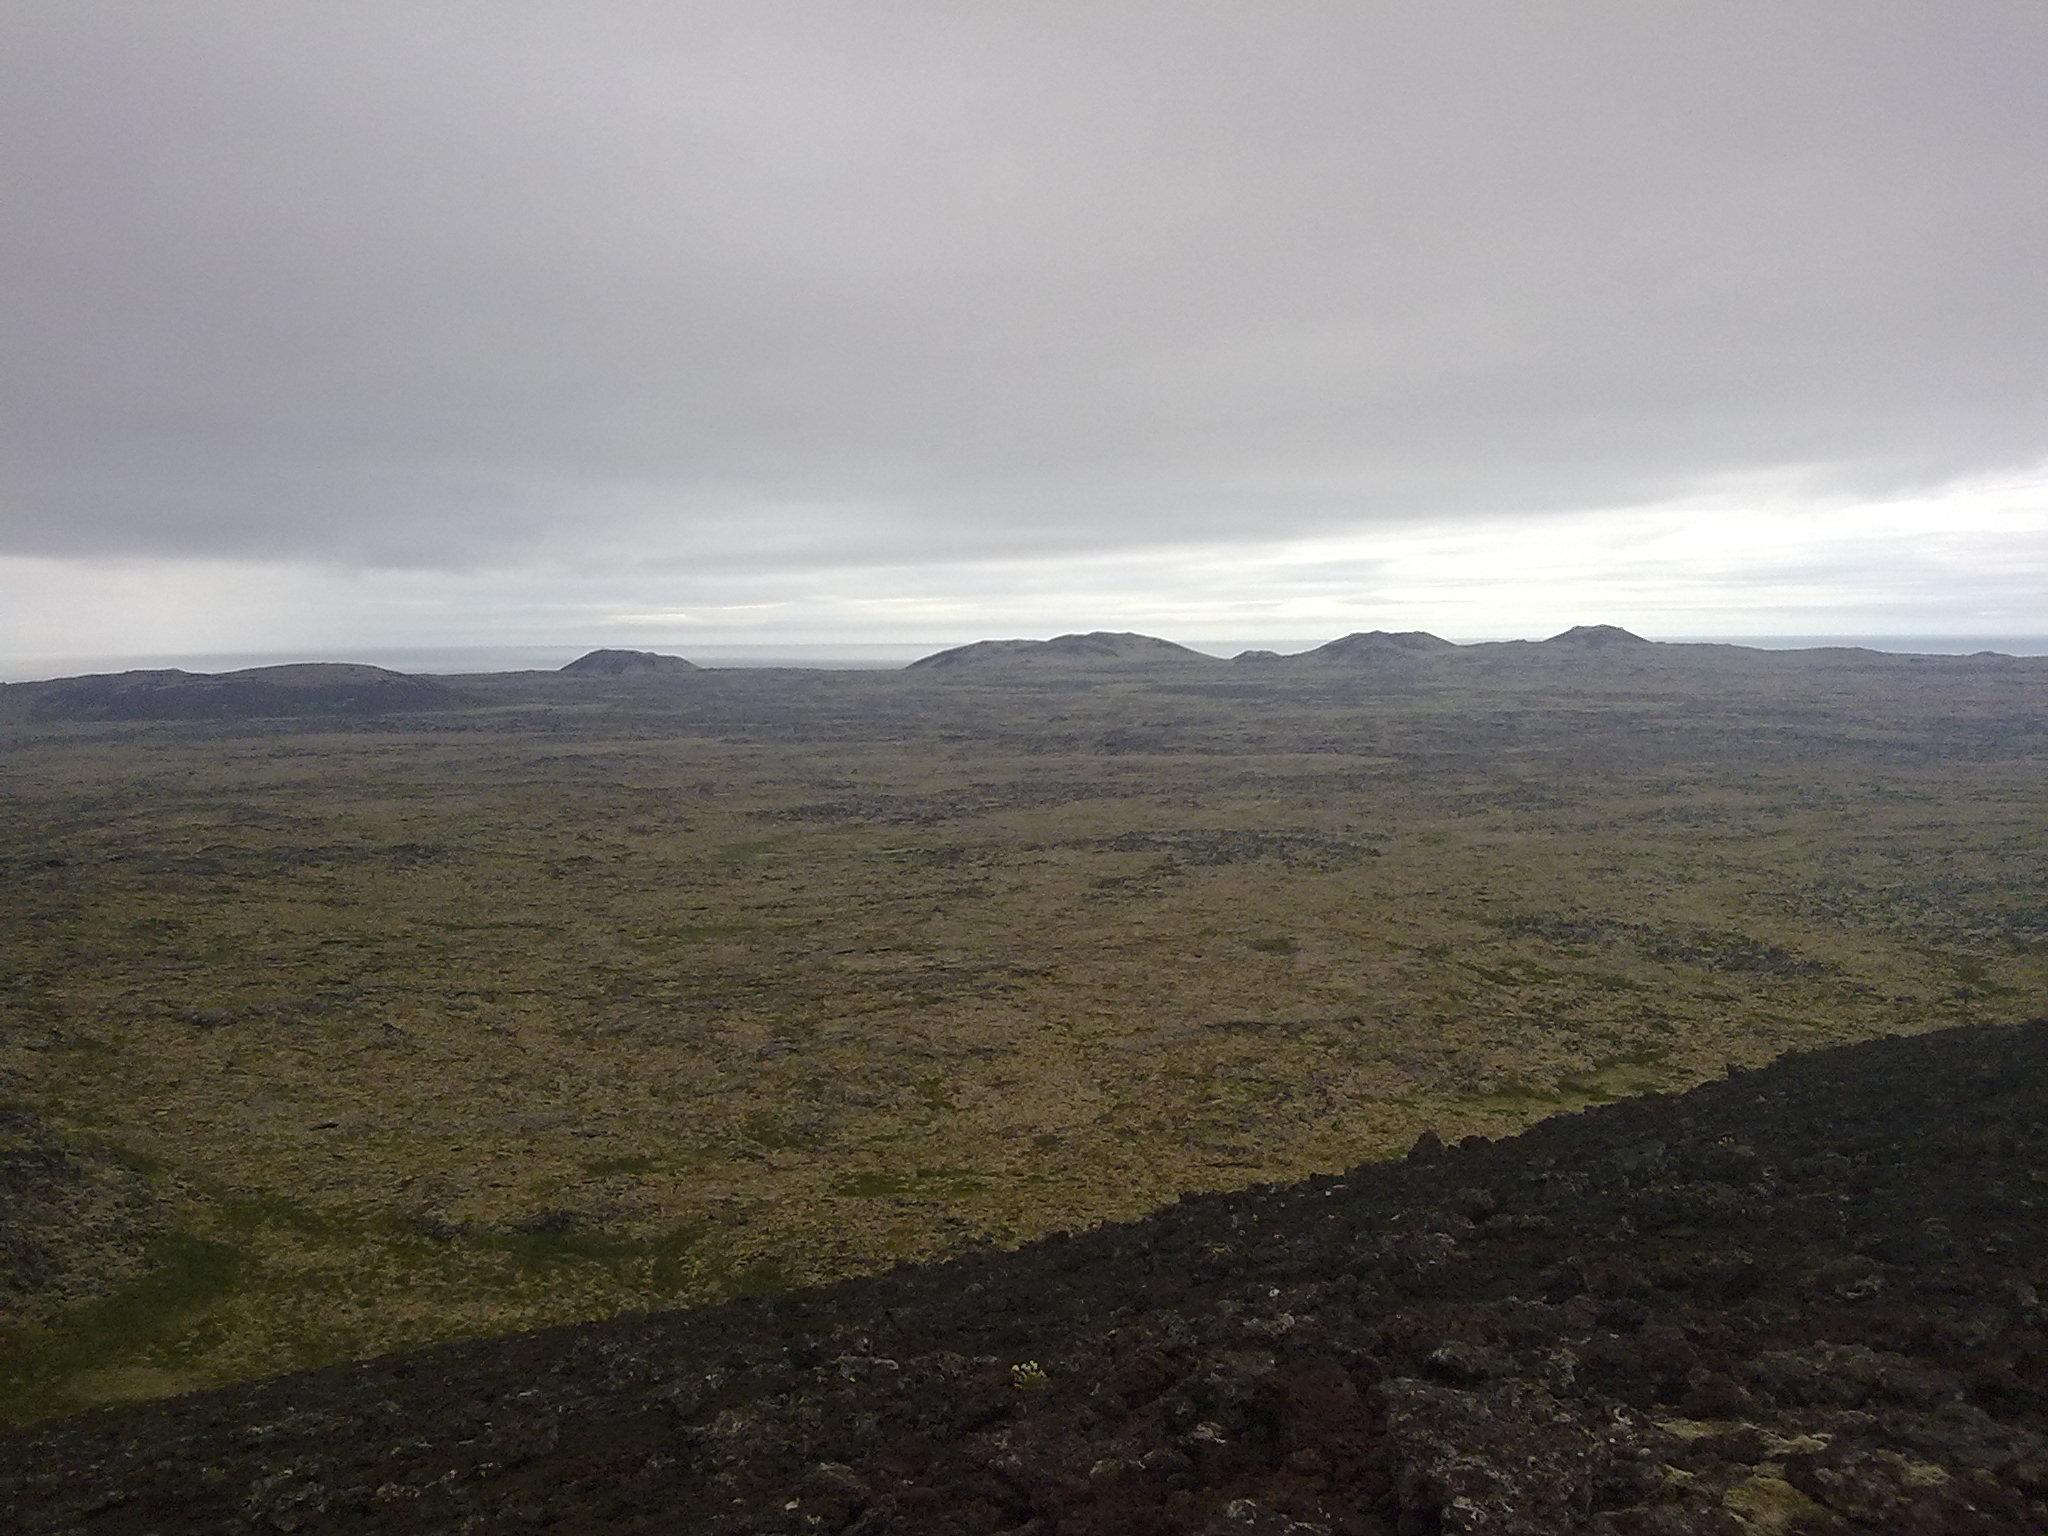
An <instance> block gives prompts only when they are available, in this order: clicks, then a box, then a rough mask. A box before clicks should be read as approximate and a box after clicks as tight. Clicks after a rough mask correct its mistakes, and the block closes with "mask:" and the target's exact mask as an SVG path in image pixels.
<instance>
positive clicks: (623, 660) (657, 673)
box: [560, 650, 697, 677]
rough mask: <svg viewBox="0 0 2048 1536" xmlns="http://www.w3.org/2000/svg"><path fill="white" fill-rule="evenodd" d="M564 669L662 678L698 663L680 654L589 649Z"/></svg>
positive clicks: (599, 674)
mask: <svg viewBox="0 0 2048 1536" xmlns="http://www.w3.org/2000/svg"><path fill="white" fill-rule="evenodd" d="M560 670H561V671H564V672H576V673H584V674H588V675H590V676H593V677H661V676H665V675H668V674H672V673H676V672H694V671H696V670H697V668H696V665H695V664H694V663H692V662H688V661H685V660H683V658H682V657H680V656H665V655H663V654H662V653H661V652H659V651H615V650H599V651H589V652H586V653H585V654H584V655H581V656H578V657H577V658H576V659H575V660H574V661H571V662H566V663H564V664H563V666H562V667H561V668H560Z"/></svg>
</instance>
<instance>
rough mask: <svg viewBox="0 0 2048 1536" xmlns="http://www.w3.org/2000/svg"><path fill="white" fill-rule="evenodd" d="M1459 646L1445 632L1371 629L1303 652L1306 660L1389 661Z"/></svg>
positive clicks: (1453, 648)
mask: <svg viewBox="0 0 2048 1536" xmlns="http://www.w3.org/2000/svg"><path fill="white" fill-rule="evenodd" d="M1456 649H1457V647H1456V646H1455V645H1453V644H1452V643H1451V642H1450V641H1448V640H1446V639H1444V638H1443V637H1442V636H1441V635H1432V634H1430V633H1429V632H1428V631H1426V630H1420V629H1403V630H1385V629H1368V630H1363V631H1360V632H1358V633H1355V634H1349V635H1344V636H1342V637H1340V638H1338V639H1336V640H1332V641H1330V642H1329V643H1328V644H1326V645H1319V646H1317V647H1316V648H1315V649H1314V650H1312V651H1303V652H1302V653H1301V657H1302V659H1303V660H1306V661H1385V660H1389V659H1391V658H1398V657H1406V656H1424V655H1431V654H1434V653H1436V652H1439V651H1454V650H1456Z"/></svg>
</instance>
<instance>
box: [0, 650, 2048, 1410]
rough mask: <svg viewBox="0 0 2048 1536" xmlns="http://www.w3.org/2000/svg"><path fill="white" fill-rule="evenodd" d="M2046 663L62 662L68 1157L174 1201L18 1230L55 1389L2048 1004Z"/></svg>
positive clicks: (56, 1020) (23, 1040)
mask: <svg viewBox="0 0 2048 1536" xmlns="http://www.w3.org/2000/svg"><path fill="white" fill-rule="evenodd" d="M2044 681H2048V671H2044V670H2043V669H2041V668H2038V667H2026V666H2019V665H2014V664H2006V665H2003V666H2001V665H1998V664H1978V663H1968V662H1964V661H1952V662H1942V663H1926V664H1911V663H1904V662H1886V663H1858V662H1855V661H1853V660H1842V661H1837V662H1827V661H1824V660H1821V659H1814V658H1809V659H1806V660H1805V661H1803V662H1800V663H1796V664H1795V663H1793V662H1791V661H1784V660H1773V661H1768V662H1765V661H1759V662H1754V663H1748V662H1745V663H1741V664H1737V663H1735V662H1732V661H1731V662H1730V663H1728V664H1726V665H1717V666H1709V665H1706V664H1704V663H1698V664H1692V665H1688V666H1685V667H1679V666H1655V665H1642V664H1624V663H1620V662H1615V663H1603V662H1599V661H1597V660H1589V661H1587V662H1585V663H1584V664H1583V665H1578V666H1573V667H1563V666H1552V667H1548V668H1540V667H1534V666H1531V667H1527V668H1523V669H1520V670H1512V669H1490V670H1489V669H1482V668H1479V667H1477V666H1476V665H1472V666H1462V665H1461V664H1460V662H1459V660H1458V659H1457V658H1453V659H1452V660H1450V661H1446V662H1443V663H1441V664H1436V663H1432V664H1429V665H1427V666H1420V667H1418V668H1417V669H1412V670H1409V671H1404V672H1374V671H1370V670H1367V671H1362V672H1351V671H1346V670H1344V669H1343V668H1341V667H1329V668H1322V669H1317V668H1313V667H1296V668H1292V669H1286V668H1283V669H1277V670H1267V671H1259V672H1255V673H1251V674H1247V672H1246V671H1245V670H1244V669H1237V670H1232V669H1230V668H1228V667H1226V666H1222V665H1219V666H1218V667H1217V668H1215V669H1213V670H1210V669H1205V668H1188V669H1182V670H1178V671H1170V672H1167V673H1164V674H1161V675H1157V676H1154V677H1151V678H1147V677H1144V676H1124V675H1117V674H1114V673H1110V672H1098V673H1074V674H1071V675H1069V674H1061V673H1057V672H1043V671H1040V672H1033V673H1031V674H1030V675H1029V676H1028V677H1011V678H1005V677H1002V676H1000V675H996V676H992V677H989V678H979V677H970V676H965V675H962V674H950V675H945V676H939V677H933V676H930V675H921V674H889V675H880V674H808V675H800V674H775V673H752V674H742V673H714V672H707V673H699V674H691V675H688V676H686V677H683V678H679V679H675V680H668V681H663V682H661V683H660V684H659V685H654V684H648V685H641V686H637V687H634V686H625V685H607V684H604V683H601V682H591V681H589V680H561V679H546V678H527V679H518V678H508V679H496V680H485V679H477V680H472V681H471V682H470V683H469V684H468V685H466V686H469V687H470V689H471V691H472V695H473V701H472V703H471V705H470V706H469V707H465V708H462V709H457V710H451V711H448V712H444V713H435V714H422V715H417V716H412V717H404V718H401V719H396V720H389V721H381V722H348V721H340V722H336V721H328V722H326V723H324V724H319V723H314V722H294V721H269V722H245V723H241V724H193V723H184V724H180V723H160V724H151V725H67V724H63V723H56V722H49V721H38V720H35V719H33V718H30V717H28V716H27V715H26V713H25V712H24V711H23V709H22V708H21V707H20V706H19V701H18V699H17V701H16V703H15V704H13V705H9V706H6V707H4V708H0V715H4V716H6V717H7V718H5V719H4V720H0V794H4V804H0V812H4V814H0V879H4V883H5V884H4V888H5V891H6V900H5V903H4V906H0V954H4V957H5V966H4V972H0V1098H4V1099H5V1101H6V1103H7V1105H8V1106H9V1107H11V1108H12V1109H14V1110H15V1111H17V1112H18V1113H19V1114H20V1115H22V1116H23V1117H26V1118H25V1120H24V1123H28V1121H29V1120H32V1121H33V1123H34V1125H35V1126H37V1127H39V1128H40V1129H39V1130H38V1132H37V1134H38V1135H47V1137H48V1138H50V1139H51V1140H52V1142H53V1144H56V1145H60V1146H61V1147H62V1148H63V1149H65V1150H64V1157H65V1158H66V1159H68V1160H69V1161H68V1162H65V1163H64V1164H63V1166H62V1167H57V1165H55V1164H51V1168H52V1169H54V1170H55V1171H48V1170H46V1173H47V1177H45V1176H44V1175H38V1177H39V1178H43V1179H44V1182H43V1183H42V1184H37V1185H35V1189H36V1190H44V1191H45V1192H46V1193H47V1190H49V1189H58V1188H60V1187H62V1188H72V1187H74V1186H76V1187H83V1186H79V1185H78V1184H77V1181H78V1180H80V1179H85V1178H87V1177H88V1176H91V1175H92V1171H93V1170H95V1169H98V1170H101V1172H103V1173H104V1172H105V1171H106V1170H115V1171H118V1172H120V1173H121V1174H122V1176H123V1177H128V1178H132V1179H135V1180H139V1181H146V1186H147V1188H148V1190H149V1191H150V1192H151V1198H152V1200H153V1201H154V1209H155V1212H156V1217H155V1221H154V1225H153V1226H152V1227H150V1228H148V1230H146V1231H144V1230H143V1229H142V1228H140V1227H137V1226H136V1225H135V1224H134V1223H132V1222H131V1223H129V1224H128V1225H126V1226H114V1225H110V1226H109V1227H108V1228H107V1232H106V1239H105V1244H104V1246H105V1250H106V1251H105V1252H104V1253H103V1254H101V1255H99V1258H98V1260H94V1259H93V1258H92V1256H91V1255H90V1254H89V1253H88V1254H87V1255H86V1256H85V1257H83V1258H81V1257H80V1256H79V1255H78V1254H77V1253H76V1252H71V1251H70V1250H67V1254H66V1256H65V1257H64V1258H63V1262H62V1265H61V1266H60V1267H62V1268H63V1269H64V1274H63V1276H62V1277H61V1278H62V1280H63V1285H62V1288H61V1304H57V1303H53V1302H49V1300H48V1296H47V1295H46V1296H44V1304H38V1302H37V1300H36V1297H37V1295H38V1294H40V1293H38V1291H37V1290H36V1286H37V1285H43V1284H44V1283H45V1282H46V1281H47V1282H48V1283H49V1284H55V1281H54V1280H52V1279H51V1276H50V1275H43V1277H42V1279H40V1280H38V1279H36V1276H35V1275H30V1276H29V1280H28V1281H24V1280H21V1279H20V1277H19V1276H17V1283H16V1286H15V1293H14V1294H15V1295H16V1300H15V1302H14V1304H13V1306H12V1308H11V1310H10V1315H9V1317H8V1321H7V1322H6V1324H5V1325H4V1332H0V1405H4V1407H0V1412H4V1413H6V1414H8V1415H11V1416H13V1417H16V1418H27V1417H35V1416H39V1415H45V1414H49V1413H52V1412H59V1411H65V1410H68V1409H71V1408H74V1407H77V1406H80V1405H83V1404H87V1403H91V1402H95V1401H101V1400H106V1399H110V1398H114V1397H119V1396H133V1395H147V1394H152V1393H160V1392H163V1391H168V1390H176V1389H180V1388H184V1387H188V1386H194V1385H199V1384H203V1383H209V1382H218V1381H223V1380H228V1379H233V1378H237V1377H242V1376H247V1375H252V1374H257V1373H264V1372H271V1371H276V1370H280V1369H284V1368H289V1367H294V1366H299V1365H308V1364H314V1363H319V1362H323V1361H329V1360H335V1359H340V1358H346V1357H350V1356H355V1355H360V1354H364V1353H368V1352H373V1351H381V1350H385V1349H390V1348H394V1347H398V1346H401V1345H408V1344H415V1343H419V1342H422V1341H427V1340H433V1339H440V1338H447V1337H453V1336H458V1335H464V1334H474V1333H479V1332H486V1331H497V1330H503V1329H509V1328H518V1327H526V1326H533V1325H538V1324H543V1323H551V1322H561V1321H568V1320H572V1319H579V1318H587V1317H592V1316H598V1315H603V1314H606V1313H610V1312H614V1311H618V1310H620V1309H625V1308H642V1307H660V1306H669V1305H676V1304H686V1303H692V1302H699V1301H703V1300H707V1299H712V1298H716V1297H720V1296H726V1295H732V1294H735V1293H740V1292H746V1291H751V1290H761V1289H767V1288H774V1287H777V1286H781V1285H786V1284H790V1283H798V1282H805V1281H812V1280H819V1279H824V1278H828V1277H832V1276H836V1275H843V1274H847V1273H850V1272H854V1271H858V1270H862V1269H866V1268H870V1267H874V1266H878V1265H884V1264H888V1263H891V1262H895V1261H898V1260H901V1259H905V1258H914V1257H923V1256H929V1255H935V1254H939V1253H942V1252H945V1251H947V1250H949V1249H952V1248H955V1247H957V1246H959V1245H960V1244H962V1243H964V1242H967V1241H971V1240H974V1239H977V1238H987V1239H993V1240H996V1241H1000V1242H1012V1241H1017V1240H1020V1239H1023V1238H1026V1237H1029V1236H1031V1235H1033V1234H1036V1233H1040V1232H1044V1231H1047V1230H1049V1229H1053V1228H1058V1227H1066V1226H1074V1225H1079V1224H1084V1223H1087V1222H1090V1221H1094V1220H1098V1219H1101V1218H1103V1217H1109V1216H1128V1215H1133V1214H1136V1213H1139V1212H1142V1211H1144V1210H1146V1209H1148V1208H1150V1207H1153V1206H1155V1205H1157V1204H1159V1203H1160V1202H1162V1201H1165V1200H1168V1199H1170V1198H1172V1197H1173V1196H1174V1195H1175V1194H1177V1193H1180V1192H1182V1191H1187V1190H1192V1189H1201V1188H1214V1187H1223V1186H1234V1185H1242V1184H1247V1183H1252V1182H1259V1181H1269V1180H1283V1179H1292V1178H1295V1177H1298V1176H1301V1175H1303V1174H1306V1173H1308V1172H1311V1171H1314V1170H1324V1169H1333V1168H1339V1167H1343V1166H1348V1165H1349V1164H1352V1163H1354V1162H1357V1161H1359V1160H1361V1159H1365V1158H1371V1157H1378V1156H1383V1155H1388V1154H1391V1153H1394V1152H1397V1151H1399V1150H1401V1149H1403V1148H1405V1147H1406V1146H1407V1145H1408V1144H1409V1143H1411V1142H1412V1141H1413V1140H1414V1138H1415V1137H1416V1135H1417V1134H1418V1133H1420V1132H1421V1131H1422V1130H1423V1129H1425V1128H1431V1127H1433V1128H1435V1129H1437V1130H1438V1131H1439V1132H1440V1133H1442V1134H1443V1135H1445V1136H1447V1137H1456V1136H1459V1135H1463V1134H1467V1133H1473V1132H1479V1133H1485V1134H1497V1133H1501V1132H1506V1131H1509V1130H1512V1129H1514V1128H1517V1127H1519V1126H1521V1125H1524V1124H1526V1123H1528V1122H1529V1121H1531V1120H1533V1119H1536V1118H1538V1117H1540V1116H1542V1115H1545V1114H1549V1113H1553V1112H1555V1111H1557V1110H1559V1109H1566V1108H1572V1107H1577V1106H1582V1105H1585V1104H1588V1103H1591V1102H1595V1101H1599V1100H1604V1099H1608V1098H1612V1097H1615V1096H1618V1095H1623V1094H1632V1093H1638V1092H1642V1091H1646V1090H1655V1089H1671V1088H1678V1087H1682V1086H1685V1085H1688V1084H1690V1083H1692V1082H1695V1081H1697V1080H1699V1079H1701V1078H1702V1077H1705V1076H1708V1075H1712V1074H1716V1073H1719V1072H1720V1071H1721V1070H1722V1069H1723V1068H1724V1066H1726V1065H1727V1064H1729V1063H1731V1062H1749V1063H1753V1062H1758V1061H1761V1060H1764V1059H1766V1058H1768V1057H1770V1056H1772V1055H1775V1054H1777V1053H1779V1052H1781V1051H1784V1050H1786V1049H1790V1048H1795V1047H1805V1046H1812V1045H1817V1044H1821V1043H1825V1042H1829V1041H1837V1040H1848V1039H1853V1038H1859V1037H1866V1036H1871V1035H1875V1034H1881V1033H1887V1032H1896V1031H1908V1030H1921V1029H1927V1028H1931V1027H1935V1026H1938V1025H1942V1024H1947V1023H1953V1022H1956V1021H1958V1020H1961V1019H1965V1018H1978V1017H2016V1016H2018V1015H2020V1014H2021V1013H2023V1012H2026V1011H2029V1010H2030V1009H2034V1008H2038V1006H2039V1002H2040V999H2041V998H2042V997H2043V996H2048V860H2043V858H2042V857H2041V852H2042V846H2041V841H2040V839H2041V829H2042V827H2043V826H2044V824H2048V753H2044V752H2043V751H2042V750H2041V740H2042V738H2041V736H2040V730H2041V721H2042V718H2043V714H2044V702H2048V688H2044ZM45 1161H47V1159H46V1160H45ZM65 1180H71V1181H72V1182H71V1183H70V1184H66V1183H65ZM24 1187H26V1186H24ZM34 1198H36V1199H43V1198H45V1194H36V1195H34ZM48 1198H57V1197H56V1196H48ZM65 1198H69V1197H65ZM78 1209H79V1210H81V1211H86V1212H88V1213H89V1211H90V1210H91V1209H93V1207H91V1206H90V1204H89V1203H87V1204H83V1205H80V1206H79V1207H78ZM81 1219H83V1218H81ZM72 1225H73V1226H74V1227H75V1226H77V1225H78V1223H77V1222H73V1223H72ZM138 1233H139V1234H140V1235H138ZM88 1246H89V1245H88ZM54 1262H55V1261H52V1263H54ZM96 1265H97V1267H95V1266H96ZM44 1267H45V1269H50V1265H49V1264H46V1265H45V1266H44ZM24 1273H26V1271H24ZM37 1273H38V1274H41V1271H38V1272H37ZM54 1273H55V1271H54V1269H51V1274H52V1275H53V1274H54ZM29 1281H34V1284H31V1283H29ZM45 1288H46V1289H47V1286H46V1287H45ZM50 1294H56V1293H55V1292H51V1293H50ZM0 1300H4V1295H0Z"/></svg>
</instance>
